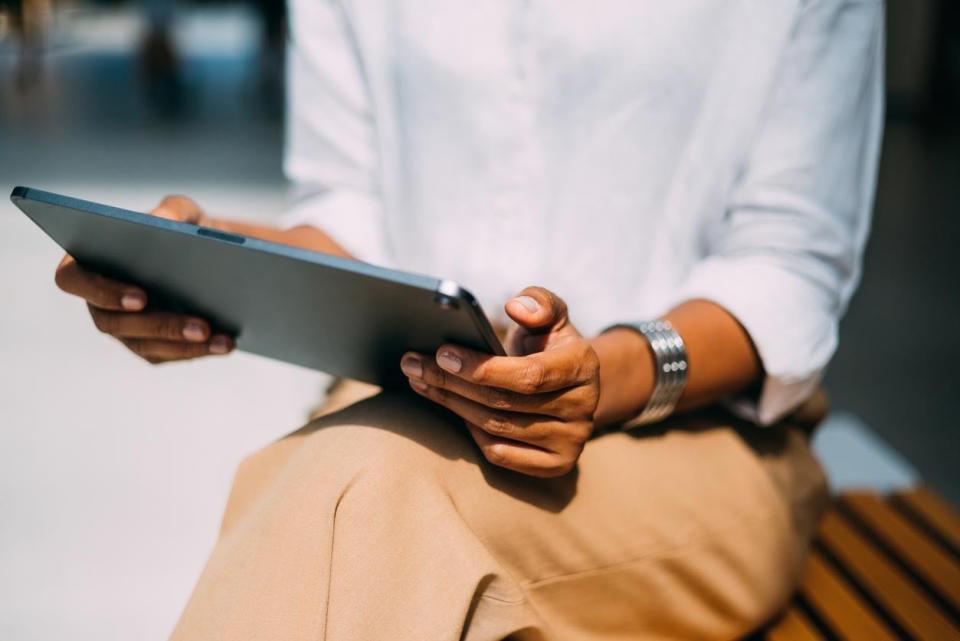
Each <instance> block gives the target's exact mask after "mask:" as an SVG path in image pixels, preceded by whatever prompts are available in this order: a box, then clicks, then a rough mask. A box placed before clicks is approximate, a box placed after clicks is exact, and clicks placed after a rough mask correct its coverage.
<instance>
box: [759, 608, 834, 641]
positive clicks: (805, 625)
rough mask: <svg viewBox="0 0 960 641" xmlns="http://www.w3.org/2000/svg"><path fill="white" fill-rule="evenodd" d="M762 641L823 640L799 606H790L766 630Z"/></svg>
mask: <svg viewBox="0 0 960 641" xmlns="http://www.w3.org/2000/svg"><path fill="white" fill-rule="evenodd" d="M764 641H823V635H822V634H820V632H818V631H817V628H816V627H815V626H814V625H813V624H812V623H810V619H808V618H807V615H805V614H804V613H803V612H802V611H801V610H800V609H799V608H797V607H796V606H790V607H788V608H787V610H786V612H784V613H783V616H781V617H780V619H779V620H778V621H777V622H776V623H775V624H774V625H773V626H771V627H770V629H769V630H767V634H766V635H765V636H764Z"/></svg>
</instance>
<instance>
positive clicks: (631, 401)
mask: <svg viewBox="0 0 960 641" xmlns="http://www.w3.org/2000/svg"><path fill="white" fill-rule="evenodd" d="M664 318H665V319H666V320H668V321H670V323H671V324H672V325H673V327H674V329H676V330H677V332H678V333H679V334H680V336H681V337H682V338H683V341H684V343H685V344H686V347H687V360H688V362H689V365H690V368H689V370H688V379H687V385H686V388H685V389H684V391H683V395H682V396H681V397H680V401H679V403H678V405H677V407H678V409H681V410H685V409H692V408H695V407H699V406H702V405H707V404H710V403H713V402H715V401H718V400H720V399H721V398H724V397H726V396H729V395H731V394H734V393H737V392H740V391H742V390H744V389H746V388H747V387H749V386H750V385H751V384H753V383H755V382H756V381H757V380H758V379H759V378H760V376H761V374H762V368H761V366H760V359H759V358H758V356H757V353H756V350H755V349H754V347H753V343H752V342H751V340H750V336H749V335H748V334H747V332H746V330H744V329H743V327H742V326H741V325H740V324H739V323H738V322H737V320H736V319H735V318H734V317H733V316H731V315H730V313H729V312H727V311H726V310H725V309H724V308H723V307H720V306H719V305H717V304H715V303H711V302H709V301H703V300H694V301H688V302H686V303H683V304H681V305H679V306H677V307H676V308H674V309H673V310H671V311H670V312H669V313H668V314H667V315H666V316H664ZM591 342H592V344H593V348H594V350H595V351H596V353H597V356H598V357H599V359H600V404H599V406H598V407H597V412H596V416H595V421H596V423H597V424H598V425H605V424H611V423H617V422H621V421H624V420H627V419H629V418H632V417H633V416H636V415H637V414H638V413H639V411H640V410H641V409H642V408H643V406H644V405H645V404H646V403H647V401H648V399H649V398H650V394H651V392H652V391H653V386H654V381H655V376H656V373H655V372H654V361H653V354H652V353H651V351H650V346H649V345H648V344H647V341H646V339H645V338H643V337H642V336H640V335H639V334H638V333H637V332H634V331H632V330H629V329H616V330H612V331H610V332H607V333H605V334H602V335H600V336H597V337H596V338H594V339H593V340H592V341H591Z"/></svg>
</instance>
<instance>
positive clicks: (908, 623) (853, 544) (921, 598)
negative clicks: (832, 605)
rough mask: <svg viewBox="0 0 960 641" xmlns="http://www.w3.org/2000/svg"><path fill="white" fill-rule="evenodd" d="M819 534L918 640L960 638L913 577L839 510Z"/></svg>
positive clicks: (826, 520)
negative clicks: (914, 581)
mask: <svg viewBox="0 0 960 641" xmlns="http://www.w3.org/2000/svg"><path fill="white" fill-rule="evenodd" d="M818 538H819V540H820V542H821V543H823V544H824V545H825V546H826V547H827V549H829V550H830V551H831V552H832V553H833V555H834V556H835V557H836V559H837V560H838V561H839V562H840V564H841V565H842V566H843V567H844V568H845V569H846V570H847V571H848V572H849V573H850V575H851V576H852V577H853V579H854V580H855V581H856V582H857V583H858V584H859V585H860V586H861V587H862V588H863V589H864V590H865V591H866V592H867V593H868V594H869V595H870V596H871V597H872V598H873V599H874V600H875V601H876V602H877V604H878V605H879V607H881V608H882V609H883V610H884V611H885V612H887V613H889V615H890V616H891V618H892V619H893V620H895V621H896V622H897V623H899V624H900V625H901V626H902V627H903V629H904V630H906V631H907V632H908V633H909V634H910V635H911V636H913V637H914V638H915V639H917V640H918V641H960V631H958V630H957V629H955V628H954V627H953V625H952V624H951V622H950V620H949V619H948V618H947V617H946V616H944V614H943V613H942V612H941V611H940V610H939V609H938V608H937V606H936V605H935V604H934V603H933V602H932V601H931V600H930V598H929V597H928V596H927V595H926V594H924V592H923V591H922V590H921V589H920V588H918V587H917V586H915V585H914V584H913V583H912V582H911V580H910V577H909V576H908V575H907V574H905V573H904V572H903V571H902V570H900V569H899V568H898V567H897V566H896V565H895V564H894V563H893V562H892V561H891V560H890V559H888V558H887V557H886V556H884V554H883V553H882V552H881V551H880V550H879V549H878V548H877V547H876V546H875V545H874V544H873V543H871V542H870V541H869V540H867V539H866V537H864V536H863V535H862V534H860V533H859V532H857V530H856V529H854V528H853V526H851V525H850V524H849V523H847V521H846V520H844V518H843V517H842V516H840V515H839V514H837V513H836V512H828V513H827V514H826V515H825V516H824V518H823V520H822V521H821V522H820V531H819V534H818Z"/></svg>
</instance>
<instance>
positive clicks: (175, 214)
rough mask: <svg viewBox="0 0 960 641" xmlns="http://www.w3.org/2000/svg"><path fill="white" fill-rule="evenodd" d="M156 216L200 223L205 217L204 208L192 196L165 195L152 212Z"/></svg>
mask: <svg viewBox="0 0 960 641" xmlns="http://www.w3.org/2000/svg"><path fill="white" fill-rule="evenodd" d="M150 213H151V214H153V215H154V216H159V217H160V218H166V219H168V220H177V221H180V222H183V223H194V224H196V223H199V222H200V220H201V219H202V218H203V210H202V209H200V205H198V204H197V203H196V202H194V200H193V199H192V198H187V197H186V196H178V195H172V196H164V198H163V200H161V201H160V204H159V205H157V206H156V207H154V208H153V210H152V211H151V212H150Z"/></svg>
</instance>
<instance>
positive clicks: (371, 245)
mask: <svg viewBox="0 0 960 641" xmlns="http://www.w3.org/2000/svg"><path fill="white" fill-rule="evenodd" d="M381 218H382V212H381V209H380V202H379V200H377V199H376V198H375V197H373V196H371V195H369V194H366V193H363V192H360V191H356V190H352V189H330V190H325V191H320V192H318V193H315V194H311V195H310V196H307V197H301V198H297V199H296V200H295V201H294V202H293V203H292V205H291V206H290V207H288V209H287V211H286V213H285V214H283V215H282V216H281V217H280V220H279V221H278V224H279V226H280V227H281V228H283V229H291V228H293V227H299V226H301V225H307V226H310V227H316V228H317V229H319V230H320V231H322V232H324V233H325V234H327V235H328V236H330V237H331V238H332V239H333V240H334V241H336V242H337V244H339V245H340V246H341V247H343V248H344V249H346V250H347V251H348V252H350V254H351V255H352V256H353V257H354V258H357V259H358V260H362V261H364V262H367V263H373V264H375V265H383V266H389V265H390V263H391V261H390V259H389V254H388V251H387V247H386V239H385V237H384V232H383V225H382V223H381Z"/></svg>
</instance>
